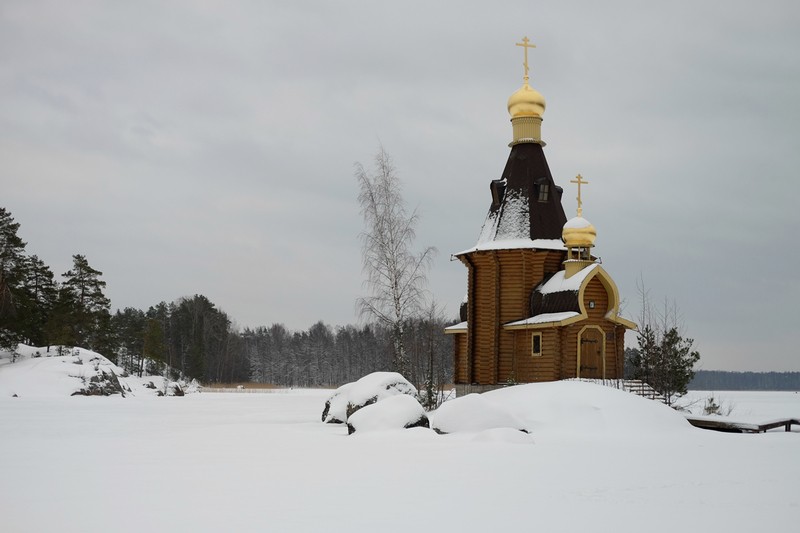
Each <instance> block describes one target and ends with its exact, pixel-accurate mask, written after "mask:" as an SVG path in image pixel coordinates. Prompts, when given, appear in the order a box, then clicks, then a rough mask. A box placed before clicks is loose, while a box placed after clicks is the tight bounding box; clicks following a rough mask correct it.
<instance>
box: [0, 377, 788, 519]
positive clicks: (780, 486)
mask: <svg viewBox="0 0 800 533" xmlns="http://www.w3.org/2000/svg"><path fill="white" fill-rule="evenodd" d="M3 371H4V369H0V382H2V375H3ZM528 387H534V389H532V390H528V391H527V392H526V391H525V390H524V388H515V389H511V390H506V391H502V392H501V394H499V395H498V396H501V397H502V398H499V399H496V400H493V401H497V402H500V403H502V404H503V405H505V406H506V407H507V408H509V409H511V410H512V411H514V413H515V416H516V417H518V418H522V419H524V421H525V423H526V424H528V425H529V426H530V427H531V429H532V432H531V434H530V435H529V437H530V438H525V439H515V438H511V436H510V435H511V434H510V433H508V432H502V431H499V432H498V431H497V430H489V431H482V432H459V433H454V434H451V435H437V434H435V433H434V432H432V431H430V430H427V429H423V428H415V429H410V430H390V431H385V432H370V433H366V434H364V435H361V436H359V435H358V434H356V435H353V436H347V429H346V428H345V427H344V426H342V425H331V424H323V423H321V422H320V421H319V417H320V413H321V410H322V407H323V404H324V401H325V399H326V397H327V396H328V395H329V393H330V391H289V392H286V391H284V393H277V394H276V393H273V394H224V393H215V394H202V393H201V394H193V395H188V396H185V397H183V398H170V397H167V398H156V397H154V396H137V397H134V398H122V397H120V396H116V397H108V398H100V397H63V398H54V397H39V398H33V397H18V398H12V397H10V396H0V435H2V439H0V472H2V483H0V502H2V503H0V507H2V516H3V518H2V530H3V531H7V532H28V531H30V532H33V531H75V532H77V531H81V532H93V531H106V530H112V531H120V532H126V531H131V532H134V531H135V532H137V533H141V532H143V531H192V532H203V531H209V532H211V531H215V532H216V531H347V532H358V531H376V530H380V531H389V532H393V531H410V530H419V529H430V530H436V531H451V530H453V531H530V530H537V531H538V530H540V531H547V532H554V531H570V532H571V531H577V530H581V529H591V530H592V531H600V532H602V531H615V532H617V531H631V530H634V529H642V528H645V529H646V530H647V531H653V532H659V531H664V532H667V531H669V532H674V531H676V530H691V531H698V530H705V531H727V532H730V531H750V530H752V529H755V528H760V527H762V525H763V524H764V523H765V520H767V521H768V522H769V523H770V524H771V525H773V526H776V527H778V528H779V529H781V528H782V529H786V528H790V527H792V526H791V524H792V523H794V519H793V518H792V516H793V513H791V512H790V511H791V509H794V508H796V507H797V504H798V497H797V494H799V493H800V461H797V453H798V451H800V434H798V433H782V432H776V433H768V434H763V435H730V434H721V433H715V432H710V431H704V430H699V429H694V428H691V427H689V426H688V425H687V424H684V423H683V421H681V420H680V419H679V417H676V416H674V415H676V413H674V412H671V411H662V410H661V406H659V405H658V404H655V403H654V402H650V403H647V401H645V400H641V399H639V398H632V399H631V398H628V397H626V396H620V395H624V394H625V393H622V392H620V391H613V390H601V388H600V387H599V386H597V385H593V384H587V383H575V382H572V383H555V384H546V386H538V385H533V386H528ZM537 387H538V388H537ZM537 398H538V399H537ZM559 398H561V400H563V401H561V400H559ZM532 399H533V400H532ZM642 402H645V403H642ZM740 408H741V402H740ZM663 409H667V408H666V407H664V408H663ZM655 413H658V414H655ZM643 417H644V418H643ZM647 420H649V422H647ZM765 517H766V518H765Z"/></svg>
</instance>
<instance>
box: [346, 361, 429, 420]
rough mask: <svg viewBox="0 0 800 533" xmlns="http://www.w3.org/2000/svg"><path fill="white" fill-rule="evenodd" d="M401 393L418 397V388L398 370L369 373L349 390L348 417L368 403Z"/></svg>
mask: <svg viewBox="0 0 800 533" xmlns="http://www.w3.org/2000/svg"><path fill="white" fill-rule="evenodd" d="M399 394H405V395H410V396H414V397H416V395H417V389H416V388H415V387H414V385H412V384H411V383H409V382H408V380H407V379H406V378H404V377H403V376H401V375H400V374H398V373H397V372H373V373H372V374H367V375H366V376H364V377H363V378H361V379H359V380H358V381H356V382H355V383H353V385H352V387H350V389H349V390H348V392H347V419H348V420H349V419H350V417H351V416H353V413H355V412H356V411H358V410H359V409H361V408H363V407H366V406H367V405H372V404H373V403H376V402H379V401H381V400H383V399H385V398H389V397H392V396H397V395H399ZM417 403H419V402H417Z"/></svg>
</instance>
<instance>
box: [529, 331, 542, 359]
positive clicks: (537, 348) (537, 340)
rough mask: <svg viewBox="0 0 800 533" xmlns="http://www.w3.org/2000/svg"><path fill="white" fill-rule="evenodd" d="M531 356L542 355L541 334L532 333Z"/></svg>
mask: <svg viewBox="0 0 800 533" xmlns="http://www.w3.org/2000/svg"><path fill="white" fill-rule="evenodd" d="M531 355H532V356H534V357H539V356H540V355H542V334H541V333H534V334H533V338H532V339H531Z"/></svg>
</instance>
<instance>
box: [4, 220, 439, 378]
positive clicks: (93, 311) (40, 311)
mask: <svg viewBox="0 0 800 533" xmlns="http://www.w3.org/2000/svg"><path fill="white" fill-rule="evenodd" d="M18 230H19V224H18V223H16V222H15V221H14V218H13V217H12V215H11V213H9V212H8V211H7V210H6V209H5V208H2V207H0V347H5V348H13V347H14V346H15V345H16V344H17V343H24V344H29V345H34V346H43V347H45V346H64V347H71V346H80V347H84V348H88V349H91V350H94V351H96V352H99V353H101V354H103V355H105V356H106V357H108V358H109V359H111V360H112V361H113V362H115V363H116V364H118V365H119V366H121V367H123V368H124V369H125V370H126V371H128V372H130V373H134V374H138V375H142V374H143V373H150V374H166V375H170V376H171V377H172V378H177V377H179V376H180V377H183V378H187V379H191V378H196V379H198V380H199V381H201V382H203V383H241V382H258V383H270V384H275V385H281V386H298V387H322V386H325V387H330V386H337V385H341V384H343V383H347V382H350V381H354V380H356V379H358V378H360V377H361V376H363V375H365V374H367V373H369V372H373V371H378V370H391V369H393V362H392V359H393V353H394V342H395V339H393V338H392V333H393V331H392V327H391V326H387V325H384V324H381V323H379V322H377V321H376V322H367V323H365V324H360V325H345V326H338V327H332V326H330V325H327V324H325V323H323V322H317V323H316V324H313V325H312V326H311V327H310V328H309V329H308V330H304V331H291V330H288V329H287V328H286V327H284V326H283V325H282V324H272V325H269V326H266V325H265V326H261V327H256V328H254V329H250V328H246V329H244V330H238V329H236V328H234V327H233V321H232V320H231V318H230V317H229V316H228V315H227V314H226V313H225V312H224V311H223V310H221V309H219V308H218V307H217V306H216V305H215V304H214V303H213V302H211V301H210V300H209V299H208V298H207V297H205V296H203V295H200V294H195V295H193V296H187V297H183V298H179V299H178V300H176V301H174V302H171V303H166V302H163V301H162V302H160V303H157V304H154V305H153V306H151V307H149V308H148V309H146V310H142V309H135V308H131V307H127V308H125V309H122V310H117V311H115V312H113V313H112V312H111V302H110V300H109V299H108V298H106V296H105V294H104V290H105V287H106V282H105V281H104V280H103V279H102V276H103V273H102V272H101V271H99V270H97V269H95V268H93V267H92V266H91V265H90V263H89V260H88V259H87V258H86V257H85V256H84V255H81V254H75V255H74V256H73V257H72V260H73V265H72V268H71V269H70V270H68V271H67V272H65V273H63V274H62V275H61V280H60V281H59V280H58V279H57V278H56V276H55V275H54V273H53V272H52V270H51V269H50V268H49V267H48V266H47V265H46V264H45V263H44V262H43V261H41V260H40V259H39V258H38V257H37V256H36V255H30V256H29V255H26V253H25V247H26V245H27V244H26V243H25V242H24V241H23V240H22V239H21V238H20V237H19V235H18ZM446 325H447V324H446V321H445V320H444V319H443V318H442V317H440V316H438V315H434V314H432V315H429V316H428V317H425V316H420V315H415V316H408V317H403V327H402V328H401V331H402V344H403V346H404V350H405V354H406V355H405V357H406V358H407V359H408V364H407V365H405V370H404V375H405V376H406V378H408V379H409V380H410V381H412V383H415V384H416V385H417V386H420V387H422V386H425V385H426V384H427V386H431V384H444V383H449V382H451V381H452V361H451V359H452V346H451V344H450V342H451V341H450V338H449V337H448V336H445V335H444V334H443V333H442V330H443V328H444V327H445V326H446Z"/></svg>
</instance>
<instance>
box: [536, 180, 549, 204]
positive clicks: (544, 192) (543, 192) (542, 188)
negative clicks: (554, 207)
mask: <svg viewBox="0 0 800 533" xmlns="http://www.w3.org/2000/svg"><path fill="white" fill-rule="evenodd" d="M549 197H550V184H549V183H542V184H541V185H539V201H540V202H546V201H547V200H548V198H549Z"/></svg>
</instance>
